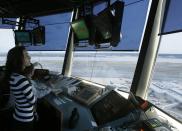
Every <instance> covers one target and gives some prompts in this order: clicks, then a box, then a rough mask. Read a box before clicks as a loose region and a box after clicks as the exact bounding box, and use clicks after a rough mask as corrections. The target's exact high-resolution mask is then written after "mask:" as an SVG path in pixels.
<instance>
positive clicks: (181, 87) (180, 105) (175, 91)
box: [148, 33, 182, 121]
mask: <svg viewBox="0 0 182 131" xmlns="http://www.w3.org/2000/svg"><path fill="white" fill-rule="evenodd" d="M181 41H182V33H176V34H171V35H165V36H162V40H161V43H160V49H159V55H158V57H157V61H156V65H155V68H154V74H153V78H152V81H151V85H150V88H149V94H148V100H149V101H150V102H152V103H153V104H155V105H156V106H158V107H160V108H161V109H163V110H164V111H166V112H167V113H169V114H170V115H172V116H174V117H175V118H177V119H178V120H180V121H182V45H181Z"/></svg>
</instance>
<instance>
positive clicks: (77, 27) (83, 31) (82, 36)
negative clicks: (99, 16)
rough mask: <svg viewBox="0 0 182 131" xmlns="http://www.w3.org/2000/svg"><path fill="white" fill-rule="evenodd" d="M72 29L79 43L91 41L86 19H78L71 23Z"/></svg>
mask: <svg viewBox="0 0 182 131" xmlns="http://www.w3.org/2000/svg"><path fill="white" fill-rule="evenodd" d="M71 27H72V29H73V31H74V33H75V34H76V37H77V39H78V40H79V41H80V40H88V39H89V30H88V28H87V25H86V22H85V20H84V19H78V20H75V21H73V22H72V23H71Z"/></svg>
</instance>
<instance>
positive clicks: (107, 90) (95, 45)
mask: <svg viewBox="0 0 182 131" xmlns="http://www.w3.org/2000/svg"><path fill="white" fill-rule="evenodd" d="M141 3H142V4H141ZM140 4H141V5H142V7H140ZM133 6H136V7H137V8H136V10H134V12H132V10H131V8H132V7H133ZM168 6H169V1H168V0H139V1H137V0H54V1H50V0H44V1H41V0H31V1H25V0H0V16H1V25H0V28H9V29H13V33H14V40H15V44H14V46H25V47H26V49H27V50H28V51H30V52H34V51H41V54H44V53H45V52H49V51H50V52H53V51H55V52H65V53H64V57H63V63H62V65H60V67H61V66H62V70H59V71H52V70H50V69H47V68H46V69H45V68H44V66H42V63H38V62H35V63H33V65H34V66H35V67H36V66H39V67H40V68H35V72H34V75H33V77H32V80H31V81H32V84H33V85H34V87H35V89H36V92H37V93H36V97H37V99H38V100H37V112H38V114H39V117H40V119H39V122H38V124H37V125H38V127H37V129H36V130H45V131H46V130H49V131H50V130H51V131H180V130H181V128H180V127H182V123H181V121H180V120H178V119H176V118H175V117H173V116H171V115H170V114H168V113H167V112H165V111H163V110H162V109H161V108H159V107H157V106H156V105H154V104H152V103H151V102H149V101H148V100H147V92H148V86H149V84H150V78H151V74H152V70H153V67H154V65H155V59H156V56H157V54H158V48H159V42H160V36H161V35H159V34H160V33H161V30H162V29H163V26H164V24H163V21H164V20H165V16H166V10H167V9H168V8H167V7H168ZM139 10H141V12H142V13H141V14H140V11H139ZM137 11H138V12H137ZM67 15H68V16H67ZM129 16H132V18H130V17H129ZM63 18H64V19H63ZM60 19H63V21H69V22H62V23H61V24H64V26H62V27H61V28H59V26H57V27H56V26H55V27H53V28H54V29H56V28H59V30H58V31H59V32H58V31H57V32H54V31H55V30H52V31H51V30H49V29H51V25H52V23H54V25H59V24H60ZM127 26H130V27H132V30H131V29H130V28H128V27H127ZM127 32H129V33H127ZM61 35H64V36H61ZM55 36H58V37H59V40H58V41H56V40H57V39H55ZM135 43H136V44H135ZM0 44H1V43H0ZM77 51H80V52H81V53H82V52H84V53H85V52H89V51H91V52H94V51H96V52H101V53H103V54H104V53H107V52H108V51H109V53H111V52H114V53H116V52H138V54H139V55H138V59H137V63H136V68H135V70H134V75H133V80H132V82H131V87H129V88H130V89H129V90H128V91H124V90H121V89H119V88H117V87H116V86H108V85H105V84H104V83H99V82H95V81H92V80H89V79H83V78H82V77H79V76H76V75H73V74H72V70H73V60H74V52H77ZM85 54H86V53H85ZM32 59H34V58H33V56H32ZM116 59H119V58H116ZM84 60H85V61H88V60H89V58H87V57H86V56H85V57H84ZM84 60H83V61H84ZM58 61H59V60H58ZM98 61H99V60H98ZM106 64H107V63H106ZM103 66H104V65H103ZM111 66H112V65H111ZM101 67H102V66H101ZM5 68H6V67H5V66H1V68H0V76H1V77H0V78H2V77H3V73H4V71H5ZM85 69H86V68H84V66H83V67H82V68H77V69H76V70H79V71H81V72H83V73H84V71H85ZM98 70H99V68H98ZM118 70H119V69H118ZM104 72H107V69H106V70H104ZM92 73H93V72H92ZM109 75H110V77H111V78H112V73H111V74H109ZM102 77H103V78H104V77H105V76H102ZM113 78H114V76H113ZM101 79H102V78H101ZM2 83H3V82H2V81H1V82H0V84H1V85H2ZM1 85H0V86H1ZM0 112H1V113H0V115H1V116H3V117H4V115H2V114H5V113H7V112H8V111H7V109H4V108H3V106H2V107H1V108H0ZM1 116H0V119H1V120H0V130H1V129H2V130H3V131H8V128H7V125H8V124H9V123H8V122H9V121H8V120H9V119H8V118H7V117H6V118H4V119H2V118H3V117H1ZM5 116H6V115H5ZM164 118H165V119H164ZM2 123H3V124H2Z"/></svg>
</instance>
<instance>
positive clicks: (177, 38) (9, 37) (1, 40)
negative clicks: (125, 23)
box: [0, 29, 182, 54]
mask: <svg viewBox="0 0 182 131" xmlns="http://www.w3.org/2000/svg"><path fill="white" fill-rule="evenodd" d="M14 43H15V42H14V36H13V31H12V30H10V29H0V53H2V52H7V51H8V50H9V49H10V48H12V47H13V46H14ZM159 52H160V53H170V54H171V53H172V54H182V33H175V34H171V35H165V36H163V38H162V41H161V46H160V50H159Z"/></svg>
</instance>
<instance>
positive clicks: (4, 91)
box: [0, 67, 10, 110]
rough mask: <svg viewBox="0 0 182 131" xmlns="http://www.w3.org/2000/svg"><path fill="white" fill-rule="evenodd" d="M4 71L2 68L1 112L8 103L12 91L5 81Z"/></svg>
mask: <svg viewBox="0 0 182 131" xmlns="http://www.w3.org/2000/svg"><path fill="white" fill-rule="evenodd" d="M4 75H5V73H4V70H3V69H2V68H1V67H0V110H1V109H3V108H4V107H5V106H6V104H7V103H8V100H9V96H10V89H9V88H8V87H7V86H8V84H7V83H6V82H5V81H4Z"/></svg>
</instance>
